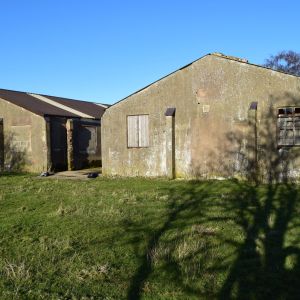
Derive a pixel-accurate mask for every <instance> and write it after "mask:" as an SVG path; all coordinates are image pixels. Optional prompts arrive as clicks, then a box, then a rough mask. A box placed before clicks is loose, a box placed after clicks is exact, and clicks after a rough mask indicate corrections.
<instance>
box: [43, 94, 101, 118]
mask: <svg viewBox="0 0 300 300" xmlns="http://www.w3.org/2000/svg"><path fill="white" fill-rule="evenodd" d="M43 96H44V97H46V98H49V99H51V100H53V101H56V102H58V103H60V104H62V105H65V106H68V107H70V108H72V109H75V110H79V111H81V112H82V113H84V114H87V115H90V116H93V117H94V118H96V119H100V118H101V117H102V115H103V114H104V112H105V108H104V107H102V106H100V105H98V104H96V103H92V102H87V101H82V100H73V99H67V98H61V97H55V96H45V95H43Z"/></svg>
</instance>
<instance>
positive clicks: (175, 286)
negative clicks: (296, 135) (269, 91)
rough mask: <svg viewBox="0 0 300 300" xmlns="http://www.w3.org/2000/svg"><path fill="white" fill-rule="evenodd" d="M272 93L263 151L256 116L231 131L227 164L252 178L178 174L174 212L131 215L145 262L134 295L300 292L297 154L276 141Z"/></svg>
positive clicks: (286, 295) (281, 295)
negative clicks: (294, 169) (139, 218)
mask: <svg viewBox="0 0 300 300" xmlns="http://www.w3.org/2000/svg"><path fill="white" fill-rule="evenodd" d="M287 96H288V97H289V99H290V100H291V102H290V103H294V104H295V103H296V101H297V99H293V98H292V97H291V95H287ZM272 100H273V101H274V102H273V104H272V106H271V108H270V110H269V112H268V115H267V116H265V117H264V116H262V119H261V120H260V122H261V124H260V128H259V131H258V132H257V134H258V135H259V141H260V143H259V145H258V147H257V148H258V152H257V153H256V152H255V151H254V150H256V149H257V148H255V147H254V146H253V144H251V143H249V141H251V140H252V139H253V136H252V135H253V134H255V131H254V130H253V127H251V126H252V125H253V124H249V125H250V126H248V127H247V128H246V129H242V130H241V132H234V133H229V134H228V136H227V138H228V141H229V142H230V143H232V144H234V145H235V147H234V148H231V149H229V150H228V151H227V152H224V153H223V155H224V157H226V158H228V159H229V158H230V159H231V160H230V161H229V160H228V161H227V166H226V168H223V169H222V171H223V170H225V171H226V172H228V174H233V173H236V172H241V171H242V172H243V176H244V177H246V178H248V179H250V180H249V181H248V182H246V181H241V182H239V181H237V180H234V179H232V180H227V181H206V182H201V181H191V182H188V183H180V182H173V183H172V184H170V185H171V187H170V189H168V190H167V191H166V193H167V194H168V197H167V198H166V205H167V206H168V209H167V211H168V212H169V213H168V214H167V215H165V216H164V218H162V217H161V216H156V215H153V214H146V213H145V215H144V218H143V220H142V221H140V223H138V222H129V223H127V222H126V223H124V226H125V227H126V229H127V232H128V233H129V236H133V237H132V240H131V241H130V242H131V243H132V244H133V246H134V247H135V251H136V255H137V256H138V257H139V259H140V262H141V264H140V267H139V268H138V269H137V270H136V273H135V275H134V276H133V277H132V279H131V283H130V286H129V290H128V294H127V295H128V297H127V298H128V299H141V298H142V297H143V296H145V295H146V293H151V291H152V293H153V294H152V296H153V295H156V296H157V295H158V294H157V293H158V292H159V295H161V297H162V298H163V297H164V296H166V295H169V296H170V295H172V297H174V298H181V297H184V296H187V295H188V296H189V297H191V298H199V297H200V298H201V297H203V298H211V299H297V298H298V297H299V295H300V225H299V211H300V195H299V188H298V187H297V186H296V185H294V184H292V183H291V182H288V181H289V180H290V179H292V176H291V169H290V168H289V165H290V161H291V160H293V159H295V157H294V154H293V151H290V150H288V149H283V150H281V151H278V150H279V149H277V140H276V138H277V135H276V122H277V115H275V112H274V109H273V107H274V103H275V100H276V99H275V98H273V99H272ZM249 128H250V129H249ZM274 130H275V131H274ZM245 134H248V136H246V135H245ZM249 135H250V136H249ZM236 149H238V150H239V151H238V152H236ZM249 153H250V154H249ZM255 153H256V154H257V156H258V157H259V160H258V162H257V161H256V159H255V158H256V157H255V156H252V155H253V154H255ZM211 155H212V157H215V156H214V155H215V154H214V153H212V154H211ZM234 157H235V158H238V159H239V161H238V162H236V161H235V160H234ZM228 162H229V163H228ZM214 166H215V164H214ZM223 174H224V173H223ZM261 180H263V181H264V182H265V184H259V181H261ZM153 228H156V229H155V230H153ZM145 239H146V240H147V241H148V243H147V246H146V247H145V251H144V252H141V250H140V249H141V246H140V245H141V244H142V242H143V241H144V240H145ZM155 288H156V289H157V290H156V292H157V293H156V292H155ZM149 296H151V294H150V295H149ZM170 297H171V296H170Z"/></svg>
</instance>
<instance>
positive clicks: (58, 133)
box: [50, 117, 68, 171]
mask: <svg viewBox="0 0 300 300" xmlns="http://www.w3.org/2000/svg"><path fill="white" fill-rule="evenodd" d="M66 123H67V119H66V118H57V117H52V118H51V119H50V140H51V163H52V169H53V170H54V171H65V170H67V169H68V156H67V128H66Z"/></svg>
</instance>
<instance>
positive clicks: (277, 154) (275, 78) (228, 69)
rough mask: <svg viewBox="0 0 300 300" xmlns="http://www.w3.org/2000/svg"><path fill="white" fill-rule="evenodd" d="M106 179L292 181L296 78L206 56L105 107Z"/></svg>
mask: <svg viewBox="0 0 300 300" xmlns="http://www.w3.org/2000/svg"><path fill="white" fill-rule="evenodd" d="M101 130H102V160H103V174H104V175H121V176H168V177H170V178H174V177H183V178H194V177H204V178H216V177H228V176H242V177H244V176H246V177H247V176H253V177H254V178H255V179H265V178H268V179H271V180H273V179H274V178H275V177H276V178H279V177H281V178H283V177H284V176H292V177H297V176H298V175H299V171H300V169H299V159H298V157H299V155H298V149H299V146H300V78H299V77H297V76H293V75H289V74H285V73H282V72H278V71H274V70H271V69H268V68H264V67H261V66H258V65H254V64H251V63H249V62H248V61H247V60H245V59H239V58H235V57H231V56H225V55H223V54H220V53H214V54H209V55H206V56H204V57H202V58H201V59H199V60H196V61H194V62H193V63H191V64H189V65H187V66H185V67H183V68H181V69H179V70H177V71H175V72H174V73H172V74H170V75H168V76H166V77H164V78H162V79H160V80H158V81H156V82H154V83H152V84H150V85H149V86H147V87H145V88H143V89H142V90H139V91H137V92H136V93H134V94H132V95H130V96H128V97H126V98H125V99H123V100H121V101H119V102H117V103H116V104H114V105H113V106H111V107H110V108H108V109H107V110H106V112H105V114H104V116H103V118H102V128H101Z"/></svg>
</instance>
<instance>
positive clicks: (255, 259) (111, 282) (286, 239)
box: [0, 175, 300, 299]
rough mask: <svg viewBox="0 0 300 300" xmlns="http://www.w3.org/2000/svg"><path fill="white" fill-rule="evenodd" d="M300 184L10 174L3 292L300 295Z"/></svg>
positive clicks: (39, 295)
mask: <svg viewBox="0 0 300 300" xmlns="http://www.w3.org/2000/svg"><path fill="white" fill-rule="evenodd" d="M299 191H300V190H299V188H298V187H297V186H294V185H262V186H259V187H255V186H251V185H247V184H246V183H240V182H237V181H207V182H188V181H167V180H158V179H157V180H145V179H105V178H97V179H95V180H90V181H75V180H53V179H38V178H36V177H34V176H30V175H10V176H9V175H4V176H0V226H1V227H0V299H297V298H298V299H299V295H300V217H299V213H300V195H299Z"/></svg>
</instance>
